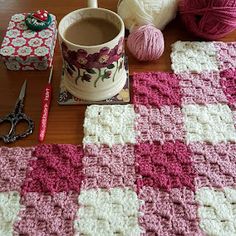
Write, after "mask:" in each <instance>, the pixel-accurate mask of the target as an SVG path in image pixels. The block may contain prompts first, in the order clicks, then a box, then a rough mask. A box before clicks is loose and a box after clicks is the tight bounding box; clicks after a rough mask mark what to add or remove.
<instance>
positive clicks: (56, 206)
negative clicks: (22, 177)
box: [14, 192, 78, 236]
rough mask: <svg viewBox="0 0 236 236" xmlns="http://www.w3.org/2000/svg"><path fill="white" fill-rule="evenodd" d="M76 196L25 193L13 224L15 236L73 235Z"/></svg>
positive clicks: (69, 194)
mask: <svg viewBox="0 0 236 236" xmlns="http://www.w3.org/2000/svg"><path fill="white" fill-rule="evenodd" d="M77 198H78V194H76V193H71V192H69V193H65V192H62V193H56V194H54V195H53V196H50V195H46V194H43V193H27V194H25V196H24V197H23V198H22V199H21V210H20V213H19V215H18V220H17V221H16V223H15V224H14V232H15V233H16V234H17V235H34V236H47V235H60V236H68V235H74V227H73V225H74V219H75V216H76V212H77V210H78V204H77Z"/></svg>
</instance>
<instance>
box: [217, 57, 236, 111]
mask: <svg viewBox="0 0 236 236" xmlns="http://www.w3.org/2000/svg"><path fill="white" fill-rule="evenodd" d="M235 60H236V59H235ZM220 75H221V81H220V82H221V86H222V88H223V91H224V93H225V95H226V97H227V99H228V103H229V105H230V106H232V107H233V108H236V68H235V69H229V70H225V71H223V72H221V74H220Z"/></svg>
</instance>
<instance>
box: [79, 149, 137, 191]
mask: <svg viewBox="0 0 236 236" xmlns="http://www.w3.org/2000/svg"><path fill="white" fill-rule="evenodd" d="M83 173H84V175H85V179H84V181H83V184H82V189H86V190H87V189H91V188H106V189H110V188H114V187H132V188H134V186H135V180H136V179H135V158H134V147H133V146H131V145H124V146H122V145H114V146H112V148H109V147H105V146H101V147H98V146H96V145H89V146H86V147H85V155H84V158H83Z"/></svg>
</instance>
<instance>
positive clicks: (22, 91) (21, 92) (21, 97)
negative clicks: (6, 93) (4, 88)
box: [16, 80, 27, 106]
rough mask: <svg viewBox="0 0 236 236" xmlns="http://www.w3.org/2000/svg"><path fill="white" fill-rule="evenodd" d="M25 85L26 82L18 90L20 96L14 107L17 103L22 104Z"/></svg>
mask: <svg viewBox="0 0 236 236" xmlns="http://www.w3.org/2000/svg"><path fill="white" fill-rule="evenodd" d="M26 84H27V81H26V80H25V82H24V83H23V85H22V87H21V90H20V95H19V97H18V99H17V101H16V106H17V104H18V103H19V101H21V102H22V103H23V101H24V97H25V90H26Z"/></svg>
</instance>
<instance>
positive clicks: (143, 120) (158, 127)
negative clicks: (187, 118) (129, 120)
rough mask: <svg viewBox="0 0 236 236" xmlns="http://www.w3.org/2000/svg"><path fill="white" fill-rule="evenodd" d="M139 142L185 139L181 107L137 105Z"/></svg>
mask: <svg viewBox="0 0 236 236" xmlns="http://www.w3.org/2000/svg"><path fill="white" fill-rule="evenodd" d="M135 112H136V113H137V114H138V117H137V119H136V130H137V142H138V143H143V142H149V143H152V142H154V141H157V142H160V143H164V142H166V141H175V140H180V141H184V140H185V131H184V119H183V114H182V111H181V109H180V107H177V106H162V107H161V108H157V107H150V106H149V107H146V106H143V105H135Z"/></svg>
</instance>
